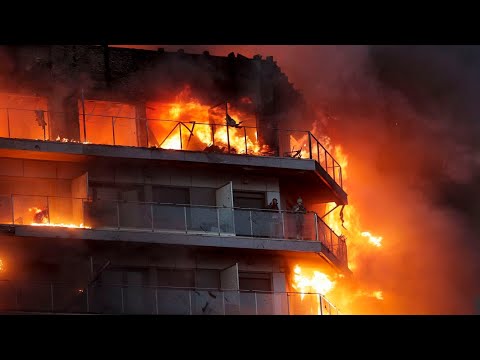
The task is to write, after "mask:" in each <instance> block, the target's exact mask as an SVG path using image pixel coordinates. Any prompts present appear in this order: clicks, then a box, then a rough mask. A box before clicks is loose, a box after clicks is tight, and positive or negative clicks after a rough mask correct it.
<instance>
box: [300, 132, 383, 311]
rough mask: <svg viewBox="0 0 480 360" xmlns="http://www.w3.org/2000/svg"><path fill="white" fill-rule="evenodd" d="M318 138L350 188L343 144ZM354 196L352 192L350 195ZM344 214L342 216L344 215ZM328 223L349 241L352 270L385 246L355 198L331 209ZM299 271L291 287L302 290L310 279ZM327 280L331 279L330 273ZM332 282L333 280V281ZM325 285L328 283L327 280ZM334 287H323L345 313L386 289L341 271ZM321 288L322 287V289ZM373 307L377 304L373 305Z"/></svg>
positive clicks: (328, 205)
mask: <svg viewBox="0 0 480 360" xmlns="http://www.w3.org/2000/svg"><path fill="white" fill-rule="evenodd" d="M312 133H314V135H315V129H313V130H312ZM315 136H316V137H317V139H319V141H321V143H322V144H323V145H324V146H325V148H326V149H327V151H328V152H330V153H331V154H332V155H333V157H334V158H335V160H336V161H337V162H338V163H339V164H340V166H341V168H342V178H343V185H344V186H343V188H344V189H345V191H346V192H347V193H348V191H347V187H346V186H345V180H347V179H348V156H347V154H345V152H344V150H343V148H342V146H340V145H335V146H334V145H332V142H331V140H330V138H328V137H327V136H317V135H315ZM301 140H302V139H300V140H299V141H298V144H300V145H302V146H303V143H302V141H301ZM350 195H351V194H350ZM336 206H337V204H335V203H328V204H327V206H326V208H325V212H328V211H331V210H333V209H334V208H335V207H336ZM341 215H343V216H341ZM325 222H326V223H327V225H329V226H330V227H331V228H332V230H333V231H334V232H335V233H336V234H337V235H344V236H345V237H346V241H347V248H348V267H349V268H350V270H352V271H354V270H355V269H356V268H357V267H358V265H359V264H357V261H358V260H357V259H358V257H359V255H360V254H362V253H364V252H369V251H372V248H381V247H382V245H383V244H382V240H383V237H382V236H374V235H373V234H372V233H371V232H368V231H364V230H363V229H362V225H361V223H360V215H359V213H358V211H357V209H356V208H355V206H354V205H352V200H351V199H350V204H349V205H347V206H345V207H344V208H341V207H337V208H336V209H335V210H333V211H331V212H330V213H329V214H328V215H327V216H326V217H325ZM299 271H300V270H299V269H297V267H295V269H294V276H293V280H292V287H293V288H295V289H299V291H301V292H304V291H306V290H305V286H306V285H308V284H309V281H311V278H308V277H307V278H306V279H305V277H304V276H300V275H301V274H300V273H298V272H299ZM324 279H328V280H330V279H329V278H328V277H327V276H325V277H324ZM330 281H332V280H330ZM326 284H329V283H328V282H326ZM332 284H333V285H332V286H331V287H327V288H325V289H322V290H328V291H326V292H325V293H328V296H329V300H333V301H334V303H335V304H336V305H337V306H339V307H340V308H341V309H342V312H343V313H355V311H354V310H353V309H355V308H356V307H355V303H356V302H357V301H360V300H361V301H362V302H363V301H364V300H365V299H367V298H370V299H374V300H377V301H383V299H384V292H383V291H382V290H381V289H377V290H373V289H369V290H367V289H362V288H361V289H358V287H359V286H360V287H365V286H366V285H365V284H357V283H356V284H353V283H351V282H349V281H348V280H347V279H345V278H344V276H341V274H339V275H337V276H336V277H335V281H332ZM320 289H321V288H319V290H320ZM372 306H374V305H372Z"/></svg>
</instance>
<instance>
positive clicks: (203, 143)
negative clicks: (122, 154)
mask: <svg viewBox="0 0 480 360" xmlns="http://www.w3.org/2000/svg"><path fill="white" fill-rule="evenodd" d="M244 102H245V101H244ZM147 119H148V120H147V132H148V133H147V136H148V146H149V147H153V148H162V149H172V150H189V151H207V152H218V153H232V154H248V155H270V154H271V150H270V148H269V146H267V145H260V144H259V140H258V130H257V128H256V127H255V125H256V118H255V114H254V113H249V112H247V111H242V110H241V109H239V108H236V107H234V106H233V105H232V104H231V103H230V102H223V103H220V104H216V105H214V106H210V105H206V104H202V103H200V101H199V100H198V99H196V98H194V97H192V95H191V91H190V88H189V87H188V86H187V87H185V88H184V89H183V90H182V91H181V92H180V93H179V94H178V95H177V96H176V97H175V99H174V101H173V102H171V103H160V102H150V103H148V104H147Z"/></svg>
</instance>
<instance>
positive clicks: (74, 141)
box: [55, 136, 91, 144]
mask: <svg viewBox="0 0 480 360" xmlns="http://www.w3.org/2000/svg"><path fill="white" fill-rule="evenodd" d="M55 141H58V142H63V143H68V142H71V143H78V144H91V142H90V141H83V142H81V141H77V140H72V139H67V138H60V136H57V138H56V139H55Z"/></svg>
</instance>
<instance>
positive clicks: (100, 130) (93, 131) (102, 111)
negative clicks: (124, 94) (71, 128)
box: [78, 100, 138, 146]
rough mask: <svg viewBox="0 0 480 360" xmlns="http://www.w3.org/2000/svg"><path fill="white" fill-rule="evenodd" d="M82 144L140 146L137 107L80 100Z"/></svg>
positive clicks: (109, 102) (79, 112)
mask: <svg viewBox="0 0 480 360" xmlns="http://www.w3.org/2000/svg"><path fill="white" fill-rule="evenodd" d="M78 114H79V119H78V121H79V125H80V142H82V143H93V144H105V145H121V146H138V141H137V123H136V110H135V106H133V105H130V104H124V103H118V102H111V101H100V100H84V101H83V102H82V100H78Z"/></svg>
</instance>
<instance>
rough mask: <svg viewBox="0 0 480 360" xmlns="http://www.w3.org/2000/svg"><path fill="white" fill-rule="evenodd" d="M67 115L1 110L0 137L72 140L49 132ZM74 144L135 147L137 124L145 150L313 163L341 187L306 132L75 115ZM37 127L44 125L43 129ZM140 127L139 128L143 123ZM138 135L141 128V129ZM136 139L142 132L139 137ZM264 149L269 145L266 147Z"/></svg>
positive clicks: (332, 163) (336, 169) (334, 165)
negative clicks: (77, 125)
mask: <svg viewBox="0 0 480 360" xmlns="http://www.w3.org/2000/svg"><path fill="white" fill-rule="evenodd" d="M67 115H68V116H69V117H72V116H73V112H72V113H68V114H67V113H62V112H51V111H44V110H32V109H14V108H0V137H7V138H20V139H21V138H24V139H33V140H50V141H65V142H68V141H73V140H70V139H63V138H60V137H59V136H58V135H59V134H53V133H52V130H51V129H50V127H51V122H52V118H53V119H55V118H62V117H66V116H67ZM78 116H79V120H78V121H79V123H80V134H79V139H80V140H79V142H83V143H92V144H105V145H120V146H134V147H139V146H140V144H139V140H138V139H139V137H138V136H137V135H138V134H137V132H138V131H140V130H139V129H138V128H137V124H145V130H144V131H145V132H146V135H145V136H144V137H145V138H146V139H144V141H145V140H146V145H147V147H153V148H163V149H173V150H184V151H205V152H216V153H227V154H240V155H252V156H276V157H288V158H298V159H313V160H315V161H317V162H318V163H319V164H320V166H321V167H322V168H323V169H324V170H325V171H326V172H327V173H328V174H329V175H330V177H332V179H333V180H334V181H335V182H336V183H337V184H338V185H340V187H341V188H343V179H342V168H341V166H340V164H339V163H338V162H337V161H336V160H335V159H334V158H333V156H332V155H331V154H330V153H329V152H328V150H327V149H325V147H324V146H323V145H322V144H321V143H320V141H318V139H317V138H316V137H315V136H314V135H313V134H312V133H311V132H309V131H299V130H284V129H273V128H266V127H265V128H257V127H250V126H239V127H235V126H227V125H225V124H206V123H198V122H194V121H189V122H184V121H172V120H161V119H137V118H132V117H120V116H107V115H91V114H85V116H84V114H83V113H80V114H78ZM42 123H43V124H44V126H42ZM142 126H143V125H142ZM142 132H143V130H142ZM140 135H141V134H140ZM267 145H268V146H267Z"/></svg>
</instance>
